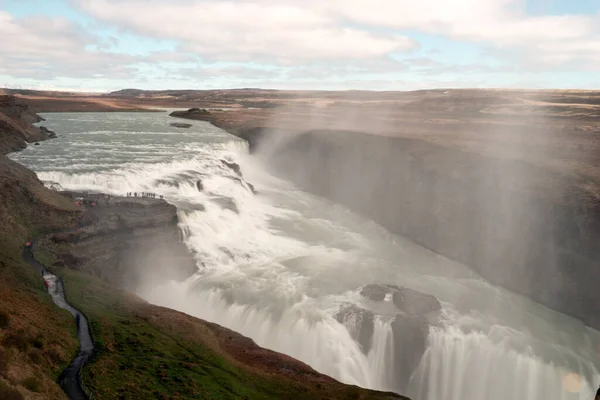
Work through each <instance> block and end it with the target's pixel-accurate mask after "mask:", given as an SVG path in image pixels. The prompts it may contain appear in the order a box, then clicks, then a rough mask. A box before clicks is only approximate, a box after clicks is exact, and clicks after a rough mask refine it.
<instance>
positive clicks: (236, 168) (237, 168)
mask: <svg viewBox="0 0 600 400" xmlns="http://www.w3.org/2000/svg"><path fill="white" fill-rule="evenodd" d="M221 162H222V163H223V165H225V166H226V167H228V168H231V169H232V170H233V172H235V173H236V174H238V175H239V176H242V169H241V168H240V166H239V164H237V163H230V162H228V161H226V160H221Z"/></svg>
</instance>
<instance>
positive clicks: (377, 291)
mask: <svg viewBox="0 0 600 400" xmlns="http://www.w3.org/2000/svg"><path fill="white" fill-rule="evenodd" d="M388 293H390V289H389V288H388V287H387V286H385V285H365V286H364V287H363V288H362V290H361V291H360V294H361V295H362V296H363V297H366V298H367V299H370V300H373V301H383V299H385V295H386V294H388Z"/></svg>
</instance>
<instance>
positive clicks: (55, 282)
mask: <svg viewBox="0 0 600 400" xmlns="http://www.w3.org/2000/svg"><path fill="white" fill-rule="evenodd" d="M34 245H35V243H31V244H30V245H29V246H25V247H24V249H23V259H24V260H25V261H26V262H27V263H29V265H31V266H32V267H33V268H35V269H36V270H37V271H38V272H39V273H40V274H41V275H42V277H43V278H44V282H45V285H46V288H47V290H48V293H49V294H50V296H51V297H52V301H53V302H54V304H56V305H57V306H58V307H60V308H62V309H64V310H67V311H68V312H69V313H71V315H73V317H74V318H75V324H76V326H77V337H78V339H79V352H78V353H77V355H76V356H75V358H74V359H73V360H72V361H71V363H70V364H69V366H68V367H67V368H65V370H64V371H63V372H62V373H61V374H60V376H59V378H58V383H59V385H60V387H61V388H62V389H63V390H64V392H65V393H66V394H67V396H68V397H69V399H71V400H87V399H89V396H88V395H87V394H86V392H85V390H84V389H83V386H82V384H81V370H82V368H83V366H84V365H85V364H86V363H87V361H88V360H89V359H90V357H91V355H92V352H93V351H94V341H93V340H92V335H91V334H90V328H89V324H88V320H87V318H86V317H85V315H83V313H81V312H80V311H79V310H77V309H76V308H75V307H73V306H72V305H70V304H69V302H68V301H67V299H66V292H65V286H64V283H63V282H62V280H61V279H60V278H59V277H57V276H56V275H54V274H52V273H50V272H48V271H47V270H46V268H44V266H43V265H42V264H40V263H39V262H38V261H37V260H36V259H35V257H34V256H33V246H34Z"/></svg>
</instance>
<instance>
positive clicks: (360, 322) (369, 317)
mask: <svg viewBox="0 0 600 400" xmlns="http://www.w3.org/2000/svg"><path fill="white" fill-rule="evenodd" d="M335 319H337V320H338V322H339V323H341V324H343V325H344V326H345V327H346V329H348V332H349V333H350V336H352V338H353V339H354V340H356V341H357V342H358V343H359V344H360V346H361V349H362V351H363V353H365V354H368V353H369V350H371V342H372V340H373V330H374V329H375V325H374V322H373V313H372V312H371V311H368V310H365V309H363V308H359V307H357V306H355V305H353V304H351V305H347V306H344V307H343V308H342V309H341V310H340V311H339V312H338V313H337V314H336V315H335Z"/></svg>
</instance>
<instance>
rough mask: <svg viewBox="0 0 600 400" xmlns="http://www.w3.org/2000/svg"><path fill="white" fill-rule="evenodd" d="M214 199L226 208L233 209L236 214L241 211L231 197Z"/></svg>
mask: <svg viewBox="0 0 600 400" xmlns="http://www.w3.org/2000/svg"><path fill="white" fill-rule="evenodd" d="M212 201H213V202H214V203H216V204H218V205H219V206H220V207H221V208H223V209H225V210H229V211H233V212H234V213H236V214H239V213H240V210H239V209H238V206H237V204H235V201H234V200H233V199H232V198H230V197H218V198H215V199H213V200H212Z"/></svg>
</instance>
